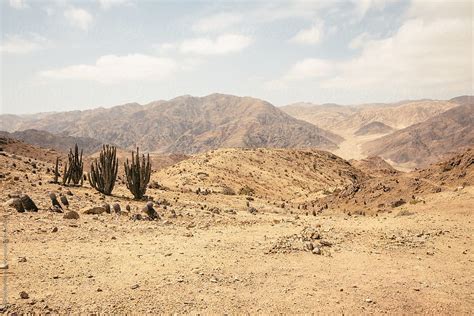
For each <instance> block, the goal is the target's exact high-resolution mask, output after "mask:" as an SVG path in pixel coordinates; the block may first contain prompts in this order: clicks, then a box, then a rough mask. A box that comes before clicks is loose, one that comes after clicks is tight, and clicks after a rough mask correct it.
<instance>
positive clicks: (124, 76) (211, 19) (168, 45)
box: [0, 0, 474, 113]
mask: <svg viewBox="0 0 474 316" xmlns="http://www.w3.org/2000/svg"><path fill="white" fill-rule="evenodd" d="M0 1H1V2H2V6H1V10H2V12H1V16H2V18H1V20H2V22H1V24H2V29H1V33H2V39H1V43H0V52H1V79H2V82H1V89H2V91H1V96H2V100H1V102H2V104H1V108H0V112H1V113H33V112H40V111H41V112H43V111H60V110H73V109H86V108H93V107H98V106H106V107H107V106H112V105H117V104H122V103H126V102H139V103H147V102H150V101H152V100H158V99H170V98H173V97H176V96H178V95H183V94H191V95H197V96H203V95H207V94H210V93H213V92H220V93H229V94H236V95H241V96H244V95H248V96H254V97H258V98H262V99H265V100H268V101H270V102H272V103H273V104H275V105H284V104H288V103H292V102H299V101H308V102H314V103H325V102H336V103H344V104H355V103H362V102H373V101H383V102H385V101H397V100H401V99H408V98H411V99H414V98H438V99H448V98H451V97H454V96H457V95H461V94H472V93H473V91H472V90H473V72H474V70H473V62H472V59H473V57H472V56H473V45H474V43H473V23H472V19H473V7H472V6H473V5H472V1H470V0H465V1H456V0H450V1H436V0H416V1H408V0H407V1H395V0H360V1H350V0H348V1H284V2H283V1H281V2H277V1H246V2H234V1H221V2H214V3H213V2H205V1H199V2H198V1H150V0H149V1H139V0H95V1H92V0H91V1H70V0H51V1H38V0H36V1H34V0H0Z"/></svg>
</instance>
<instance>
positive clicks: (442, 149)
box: [363, 104, 474, 166]
mask: <svg viewBox="0 0 474 316" xmlns="http://www.w3.org/2000/svg"><path fill="white" fill-rule="evenodd" d="M473 144H474V105H473V104H470V105H461V106H459V107H456V108H453V109H451V110H449V111H446V112H444V113H442V114H440V115H437V116H435V117H433V118H431V119H429V120H426V121H424V122H422V123H419V124H415V125H412V126H410V127H408V128H405V129H402V130H399V131H396V132H394V133H392V134H390V135H387V136H384V137H382V138H379V139H376V140H374V141H371V142H368V143H366V144H364V145H363V150H364V152H365V153H366V154H367V155H378V156H381V157H383V158H385V159H389V160H391V161H393V162H395V163H400V164H409V165H412V166H427V165H428V164H429V163H432V162H435V161H437V160H439V159H441V158H442V157H444V156H445V155H446V154H449V153H452V152H457V151H459V150H461V149H462V148H465V147H468V146H472V145H473Z"/></svg>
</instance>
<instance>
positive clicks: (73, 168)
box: [63, 144, 84, 185]
mask: <svg viewBox="0 0 474 316" xmlns="http://www.w3.org/2000/svg"><path fill="white" fill-rule="evenodd" d="M68 162H69V163H67V162H66V164H65V166H64V173H63V185H68V184H70V183H71V182H72V183H73V184H74V185H78V184H80V185H82V182H83V177H82V175H83V169H84V163H83V161H82V149H81V154H79V148H78V147H77V144H76V145H75V146H74V153H73V152H72V148H71V149H69V154H68Z"/></svg>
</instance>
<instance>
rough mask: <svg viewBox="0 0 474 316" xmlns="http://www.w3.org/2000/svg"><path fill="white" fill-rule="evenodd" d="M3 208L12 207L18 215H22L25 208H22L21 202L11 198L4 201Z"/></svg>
mask: <svg viewBox="0 0 474 316" xmlns="http://www.w3.org/2000/svg"><path fill="white" fill-rule="evenodd" d="M3 206H5V208H7V207H12V208H14V209H15V210H17V211H18V212H19V213H23V212H24V211H25V208H24V207H23V204H22V203H21V200H20V199H18V198H13V199H10V200H8V201H6V202H5V203H3Z"/></svg>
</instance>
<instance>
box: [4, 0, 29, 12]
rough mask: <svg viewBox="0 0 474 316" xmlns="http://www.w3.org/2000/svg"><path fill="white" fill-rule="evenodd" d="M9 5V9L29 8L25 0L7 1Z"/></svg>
mask: <svg viewBox="0 0 474 316" xmlns="http://www.w3.org/2000/svg"><path fill="white" fill-rule="evenodd" d="M8 3H9V4H10V7H12V8H14V9H19V10H20V9H27V8H29V7H30V6H29V5H28V4H27V3H26V1H25V0H9V2H8Z"/></svg>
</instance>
